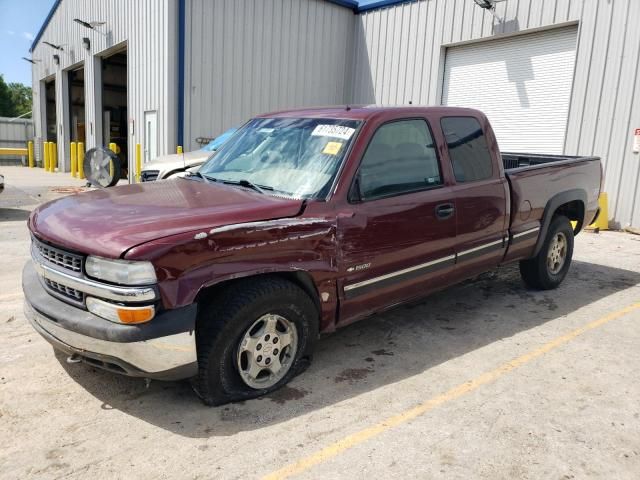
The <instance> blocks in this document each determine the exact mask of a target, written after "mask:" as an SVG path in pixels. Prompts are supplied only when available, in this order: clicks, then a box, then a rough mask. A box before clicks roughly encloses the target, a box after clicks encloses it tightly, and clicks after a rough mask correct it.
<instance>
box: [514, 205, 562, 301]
mask: <svg viewBox="0 0 640 480" xmlns="http://www.w3.org/2000/svg"><path fill="white" fill-rule="evenodd" d="M572 257H573V229H572V227H571V222H569V219H568V218H567V217H565V216H562V215H558V216H555V217H554V218H553V220H552V221H551V224H550V225H549V230H548V232H547V237H546V238H545V240H544V243H543V244H542V248H541V249H540V252H538V255H536V256H535V257H533V258H530V259H528V260H523V261H521V262H520V275H521V276H522V279H523V280H524V282H525V283H526V284H527V285H528V286H529V287H531V288H535V289H537V290H551V289H554V288H557V287H558V286H559V285H560V284H561V283H562V281H563V280H564V277H565V276H566V275H567V272H568V271H569V267H570V266H571V259H572Z"/></svg>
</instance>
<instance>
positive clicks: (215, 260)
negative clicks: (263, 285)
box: [125, 218, 337, 308]
mask: <svg viewBox="0 0 640 480" xmlns="http://www.w3.org/2000/svg"><path fill="white" fill-rule="evenodd" d="M336 256H337V243H336V222H335V219H325V218H285V219H276V220H267V221H261V222H249V223H242V224H234V225H228V226H224V227H218V228H214V229H211V230H209V231H205V232H189V233H185V234H180V235H173V236H170V237H165V238H162V239H159V240H156V241H152V242H148V243H145V244H143V245H140V246H137V247H135V248H133V249H131V250H130V251H128V252H127V254H126V255H125V258H127V259H136V260H149V261H151V262H152V263H153V264H154V266H155V269H156V275H157V276H158V284H159V289H160V293H161V296H162V300H163V304H164V306H165V307H166V308H177V307H180V306H185V305H190V304H192V303H193V302H194V301H195V299H196V296H197V295H198V293H199V292H200V291H201V290H202V289H204V288H209V287H212V286H215V285H218V284H220V283H222V282H226V281H229V280H235V279H239V278H245V277H250V276H255V275H262V274H267V273H282V272H299V271H304V272H307V273H309V275H310V276H311V277H312V278H313V280H314V283H315V287H316V289H317V290H318V292H320V291H322V289H323V288H326V287H327V284H328V283H331V282H333V281H334V280H333V279H334V278H335V275H336V273H337V265H336Z"/></svg>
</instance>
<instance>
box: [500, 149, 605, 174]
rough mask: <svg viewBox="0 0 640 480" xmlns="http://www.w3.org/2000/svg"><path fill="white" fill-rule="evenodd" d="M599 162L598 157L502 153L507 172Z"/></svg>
mask: <svg viewBox="0 0 640 480" xmlns="http://www.w3.org/2000/svg"><path fill="white" fill-rule="evenodd" d="M589 160H599V159H598V157H583V156H572V155H542V154H537V153H511V152H507V153H504V152H503V153H502V164H503V165H504V169H505V171H508V170H515V169H517V168H518V169H528V168H529V167H540V166H548V165H549V164H550V163H554V164H556V163H557V164H561V165H565V164H569V163H573V162H581V161H589Z"/></svg>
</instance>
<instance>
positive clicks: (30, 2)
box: [0, 0, 377, 86]
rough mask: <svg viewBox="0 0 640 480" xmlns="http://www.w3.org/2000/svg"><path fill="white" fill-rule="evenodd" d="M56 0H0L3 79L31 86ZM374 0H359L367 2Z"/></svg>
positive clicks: (0, 48)
mask: <svg viewBox="0 0 640 480" xmlns="http://www.w3.org/2000/svg"><path fill="white" fill-rule="evenodd" d="M54 1H55V0H0V73H1V74H2V75H3V76H4V80H5V82H7V83H9V82H20V83H24V84H25V85H29V86H31V64H30V63H28V62H25V61H24V60H22V57H29V56H30V55H29V48H30V47H31V43H32V42H33V38H34V37H35V35H36V34H37V33H38V30H40V26H41V25H42V24H43V22H44V20H45V18H47V15H48V14H49V10H51V7H52V6H53V4H54ZM374 1H377V0H360V5H366V4H368V3H372V2H374Z"/></svg>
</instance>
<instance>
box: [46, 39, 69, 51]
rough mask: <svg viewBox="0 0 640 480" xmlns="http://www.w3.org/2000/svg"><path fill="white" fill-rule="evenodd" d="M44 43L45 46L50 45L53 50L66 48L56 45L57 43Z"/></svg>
mask: <svg viewBox="0 0 640 480" xmlns="http://www.w3.org/2000/svg"><path fill="white" fill-rule="evenodd" d="M42 43H44V44H45V45H49V46H50V47H51V48H55V49H56V50H60V51H62V50H64V48H62V45H56V44H55V43H51V42H47V41H43V42H42Z"/></svg>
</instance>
